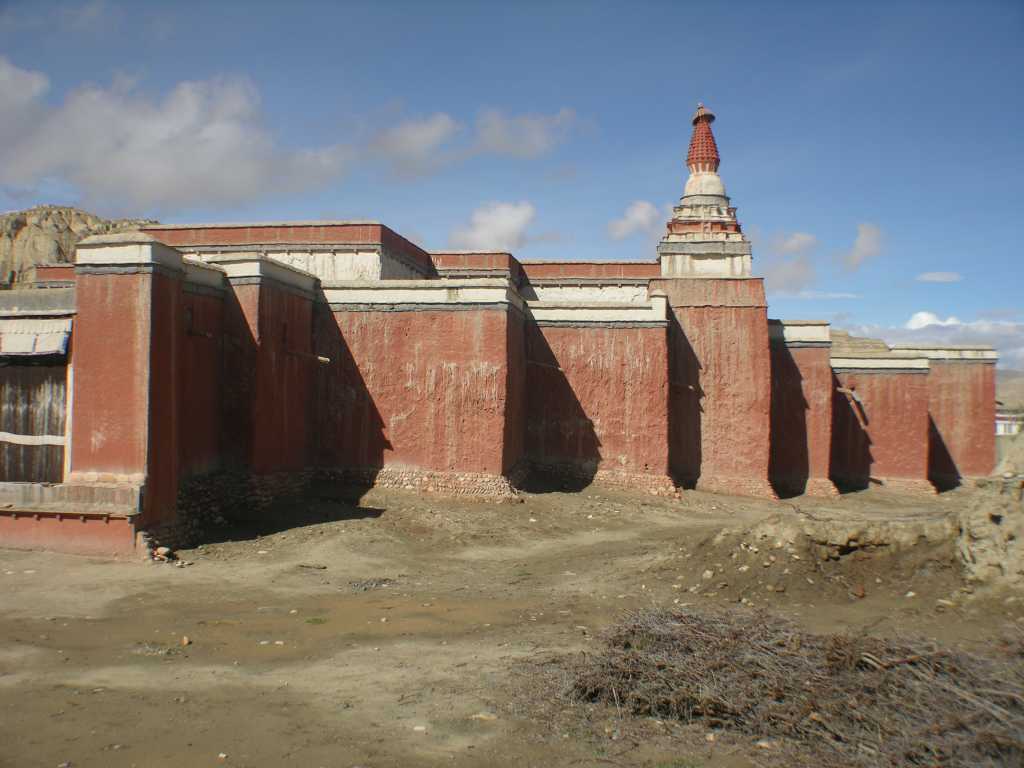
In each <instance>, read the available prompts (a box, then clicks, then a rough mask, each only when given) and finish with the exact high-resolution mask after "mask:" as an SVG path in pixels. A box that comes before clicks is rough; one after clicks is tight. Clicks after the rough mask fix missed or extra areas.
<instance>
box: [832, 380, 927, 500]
mask: <svg viewBox="0 0 1024 768" xmlns="http://www.w3.org/2000/svg"><path fill="white" fill-rule="evenodd" d="M834 383H835V384H836V385H837V390H836V391H835V394H834V397H833V401H832V409H833V411H832V412H833V421H832V463H831V472H832V478H833V480H835V482H836V485H838V486H839V487H840V488H844V489H852V488H866V487H867V486H868V485H869V484H871V483H872V482H880V483H885V484H887V485H892V486H894V487H903V488H906V489H909V490H921V491H926V492H927V491H929V490H931V487H932V486H931V484H930V483H929V482H928V374H927V372H926V371H923V370H922V371H921V372H918V373H904V372H867V373H864V372H856V371H851V372H838V373H836V374H835V381H834ZM838 388H843V389H847V390H851V391H852V392H855V393H856V395H857V398H859V400H860V402H859V403H858V402H857V400H856V399H854V398H853V397H852V396H851V395H849V394H846V393H843V392H840V391H838Z"/></svg>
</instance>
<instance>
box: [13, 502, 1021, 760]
mask: <svg viewBox="0 0 1024 768" xmlns="http://www.w3.org/2000/svg"><path fill="white" fill-rule="evenodd" d="M973 493H978V491H976V490H967V489H961V490H958V491H955V492H952V493H947V494H943V495H941V496H938V497H936V498H933V499H920V498H914V497H902V496H899V495H895V494H889V493H887V492H885V491H882V490H878V489H876V490H872V491H868V492H864V493H860V494H853V495H848V496H845V497H842V498H840V499H837V500H834V501H828V502H819V501H813V502H812V501H810V500H805V499H796V500H794V502H782V503H772V502H758V501H751V500H744V499H738V498H730V497H723V496H711V495H706V494H701V493H698V492H688V493H685V494H683V495H682V497H681V498H679V499H662V498H656V497H651V496H637V495H630V494H627V493H622V492H611V491H604V490H597V489H593V488H591V489H587V490H585V491H583V492H581V493H573V494H566V493H546V494H526V495H524V496H523V497H522V502H521V503H479V502H468V501H452V500H446V499H439V498H432V497H417V496H414V495H412V494H408V493H400V492H381V491H373V492H370V493H369V494H368V495H366V496H365V497H364V498H363V499H362V500H361V501H360V502H359V504H358V506H355V505H348V504H344V503H341V502H337V501H328V500H323V499H321V500H316V499H314V500H309V501H306V502H303V503H302V504H295V505H293V506H292V507H291V508H283V507H282V508H279V509H277V510H275V513H274V514H273V515H270V516H268V517H267V519H266V521H265V522H264V523H263V527H262V529H261V530H258V531H254V530H247V531H244V530H234V531H225V532H222V534H221V535H219V536H218V537H217V538H218V539H219V540H218V541H216V542H211V543H208V544H205V545H203V546H201V547H197V548H195V549H192V550H188V551H181V552H179V553H178V556H179V558H180V561H181V563H182V565H176V564H172V563H145V562H136V561H121V562H116V561H107V560H101V559H95V558H82V557H74V556H68V555H59V554H53V553H45V552H18V551H11V550H0V596H2V598H0V605H2V611H0V766H4V767H7V766H17V767H18V768H22V767H23V766H47V767H49V768H53V767H54V766H61V765H66V766H140V768H141V767H142V766H146V767H147V768H148V767H149V766H175V767H176V768H181V767H182V766H190V767H191V766H313V767H314V768H316V766H325V767H331V768H334V767H338V766H340V767H343V768H351V767H352V766H362V767H363V768H384V767H385V766H477V765H488V766H504V765H510V766H511V765H515V766H590V765H595V766H596V765H637V766H651V767H652V768H654V767H658V768H668V767H669V766H673V767H676V768H683V767H684V766H707V767H708V768H712V767H714V766H718V767H721V768H726V767H729V768H739V767H740V766H752V765H757V748H756V745H754V744H752V743H750V742H749V740H747V741H745V740H743V739H741V738H738V737H735V738H734V737H729V736H728V734H723V735H720V736H715V737H712V736H711V735H709V734H707V733H706V732H705V731H704V730H702V729H701V728H699V727H698V726H683V725H679V724H672V723H662V722H659V721H649V722H647V723H645V724H644V725H643V728H642V729H641V730H640V731H637V730H636V729H632V730H629V731H628V733H627V732H626V731H624V730H622V729H619V728H618V726H617V724H616V719H615V713H614V712H612V713H608V712H604V711H598V710H594V711H593V712H591V713H589V714H588V715H587V716H586V717H585V718H583V719H579V718H577V719H576V721H577V722H578V726H577V727H571V726H568V725H566V722H567V720H566V719H565V718H557V717H555V718H552V717H548V716H544V715H539V714H538V712H542V711H548V712H550V711H551V706H550V705H551V703H552V702H553V703H554V705H555V706H556V707H557V706H558V701H559V698H558V697H559V691H558V690H557V689H555V688H554V687H552V686H551V685H550V683H544V684H543V685H540V684H536V685H533V686H532V687H531V679H532V678H531V677H530V676H529V674H526V673H524V669H528V667H529V665H528V664H524V662H533V663H537V662H540V663H542V662H543V660H544V659H545V658H550V657H552V656H555V655H558V654H565V653H575V652H580V651H587V650H588V649H592V648H593V647H594V646H595V644H596V638H595V633H597V632H600V631H601V630H602V628H604V627H607V626H608V625H609V624H610V623H612V622H613V621H614V620H615V619H616V618H617V617H618V616H620V615H621V614H622V612H623V611H624V610H626V609H632V608H638V607H655V606H675V607H680V606H683V607H686V606H692V607H694V608H700V607H702V606H712V605H714V606H722V605H730V606H735V608H736V610H749V609H751V608H753V609H754V610H759V609H764V610H771V611H776V612H778V613H779V614H782V615H785V616H788V617H790V618H792V619H794V620H795V621H797V622H798V623H799V624H800V625H801V626H803V627H805V628H807V629H809V630H811V631H821V632H826V631H827V632H842V631H867V632H871V633H876V634H903V635H913V636H918V637H922V636H923V637H929V638H935V639H937V640H939V641H941V642H944V643H949V644H956V645H962V646H966V647H968V648H970V647H979V648H980V647H984V646H985V644H986V643H990V642H993V638H994V637H996V635H997V634H998V633H999V632H1000V631H1002V630H1003V629H1004V628H1005V627H1006V626H1007V625H1008V624H1011V623H1014V622H1024V599H1017V597H1016V596H1015V595H1012V594H1008V593H995V594H982V593H980V592H978V593H975V592H974V590H973V589H972V588H971V587H970V586H968V585H966V584H965V583H964V582H963V581H962V578H961V573H960V568H959V564H958V561H957V557H958V555H957V552H956V546H955V542H954V541H953V540H951V539H949V538H948V537H945V536H944V535H943V533H942V532H943V531H947V532H948V531H949V530H951V529H950V523H949V520H950V516H951V515H952V514H953V513H955V511H956V510H957V509H958V508H959V507H961V506H963V505H964V504H966V503H967V502H968V501H969V500H970V495H971V494H973ZM823 519H833V520H851V519H857V520H862V521H864V524H865V526H866V529H867V528H871V527H872V526H875V527H877V526H879V525H881V526H883V527H884V526H893V525H897V526H900V525H902V526H905V527H906V528H907V530H909V531H910V532H911V534H910V535H909V536H906V537H904V539H905V542H904V544H902V545H900V546H896V545H889V544H888V543H886V542H885V541H883V540H882V539H884V536H883V537H882V539H879V538H878V537H877V536H876V537H874V538H872V537H871V536H869V535H865V536H863V537H862V539H861V544H862V546H845V547H838V548H836V547H832V548H831V549H830V548H829V547H828V546H824V545H822V544H821V543H820V542H818V543H816V542H814V541H812V540H811V539H809V538H808V537H806V536H800V535H795V534H793V531H794V530H797V529H798V528H799V525H800V524H803V523H806V522H807V521H808V520H823ZM773 531H780V532H781V533H780V534H778V535H773V533H772V532H773ZM907 541H909V542H910V544H907V543H906V542H907ZM185 563H189V564H188V565H185ZM538 699H540V700H544V701H545V702H547V703H548V706H547V707H543V708H540V709H537V710H535V709H533V708H532V707H531V706H530V701H531V700H538ZM638 733H639V734H640V735H639V736H638V735H637V734H638ZM712 738H713V740H712Z"/></svg>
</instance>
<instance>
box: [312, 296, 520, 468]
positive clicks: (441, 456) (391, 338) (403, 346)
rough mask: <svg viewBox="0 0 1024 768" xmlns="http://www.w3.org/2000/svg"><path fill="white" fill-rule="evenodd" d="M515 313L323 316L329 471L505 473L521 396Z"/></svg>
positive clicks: (324, 456) (323, 456)
mask: <svg viewBox="0 0 1024 768" xmlns="http://www.w3.org/2000/svg"><path fill="white" fill-rule="evenodd" d="M512 322H516V321H514V320H512V318H511V317H510V314H509V312H508V310H503V309H485V310H462V311H458V310H454V311H452V310H447V311H446V310H439V311H398V312H390V311H356V312H348V311H338V312H333V313H331V312H328V311H326V310H324V311H323V312H321V313H318V328H317V351H318V352H319V354H323V355H325V356H327V357H330V358H331V363H330V365H329V366H323V367H322V368H321V377H322V381H321V384H320V387H319V399H320V406H321V412H320V415H319V417H318V429H319V435H318V443H319V446H320V462H321V465H322V466H327V467H333V468H338V469H343V468H344V469H357V470H365V471H373V470H378V469H380V468H382V467H392V466H393V467H397V468H408V469H414V470H430V471H441V472H474V473H487V474H491V475H500V474H501V473H502V472H503V471H505V470H506V469H508V468H509V467H510V466H511V465H513V464H514V463H515V462H516V461H517V460H518V457H517V456H516V455H514V452H513V453H509V452H507V451H506V449H505V446H504V440H503V436H504V434H505V431H506V428H507V426H506V425H507V417H508V415H509V414H510V412H511V413H512V414H513V415H514V412H515V410H516V409H517V407H521V405H519V406H517V402H516V401H517V399H519V400H521V395H517V394H516V392H515V391H511V393H510V381H511V382H512V387H513V390H514V387H515V386H516V385H515V379H514V372H513V373H510V371H509V363H508V360H509V348H510V346H514V345H515V344H516V343H517V342H516V341H515V338H516V334H515V332H510V330H509V325H510V323H512Z"/></svg>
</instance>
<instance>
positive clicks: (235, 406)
mask: <svg viewBox="0 0 1024 768" xmlns="http://www.w3.org/2000/svg"><path fill="white" fill-rule="evenodd" d="M257 355H258V349H257V343H256V338H255V336H253V333H252V330H251V329H250V327H249V323H248V322H247V321H246V319H245V312H244V311H243V310H242V306H241V305H240V304H239V302H238V296H237V295H236V294H235V292H234V291H233V290H229V291H227V292H226V295H225V296H224V354H223V356H222V358H221V359H222V361H223V369H222V373H221V382H222V386H221V392H222V395H223V399H222V401H221V425H222V428H221V447H222V451H221V456H222V462H223V466H222V469H225V470H228V471H237V472H242V471H248V470H249V467H250V464H251V457H252V450H253V423H252V417H253V404H254V401H255V397H256V365H257Z"/></svg>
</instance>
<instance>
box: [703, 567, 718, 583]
mask: <svg viewBox="0 0 1024 768" xmlns="http://www.w3.org/2000/svg"><path fill="white" fill-rule="evenodd" d="M700 577H701V578H702V579H704V581H710V580H711V579H713V578H715V572H714V571H712V570H711V569H710V568H709V569H708V570H706V571H704V573H702V574H701V575H700Z"/></svg>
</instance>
